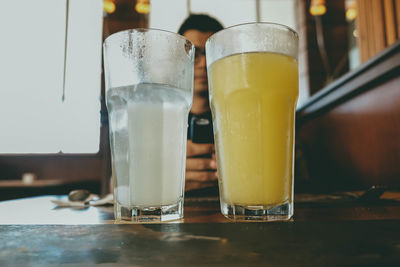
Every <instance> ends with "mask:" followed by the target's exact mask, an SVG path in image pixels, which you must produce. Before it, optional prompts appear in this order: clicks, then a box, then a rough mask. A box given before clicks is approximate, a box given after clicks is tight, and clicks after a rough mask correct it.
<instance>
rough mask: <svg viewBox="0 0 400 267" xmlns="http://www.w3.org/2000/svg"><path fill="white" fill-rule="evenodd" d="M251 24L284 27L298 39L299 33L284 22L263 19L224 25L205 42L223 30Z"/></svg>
mask: <svg viewBox="0 0 400 267" xmlns="http://www.w3.org/2000/svg"><path fill="white" fill-rule="evenodd" d="M252 25H266V26H267V25H268V26H272V27H273V28H277V29H284V30H287V31H288V32H290V33H292V34H293V35H294V36H295V37H296V39H299V34H298V33H297V32H296V31H295V30H294V29H292V28H291V27H289V26H287V25H284V24H280V23H275V22H266V21H264V22H246V23H240V24H235V25H232V26H229V27H226V28H224V29H222V30H220V31H218V32H216V33H214V34H213V35H211V36H210V38H208V40H207V42H206V43H210V42H211V41H212V40H211V39H215V38H217V37H216V36H217V35H219V34H220V33H223V32H225V31H229V30H232V29H235V28H240V27H244V26H252Z"/></svg>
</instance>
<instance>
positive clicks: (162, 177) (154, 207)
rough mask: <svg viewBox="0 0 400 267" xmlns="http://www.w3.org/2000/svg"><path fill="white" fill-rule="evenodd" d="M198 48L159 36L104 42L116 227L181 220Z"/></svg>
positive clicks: (151, 32)
mask: <svg viewBox="0 0 400 267" xmlns="http://www.w3.org/2000/svg"><path fill="white" fill-rule="evenodd" d="M193 60H194V46H193V44H192V43H191V42H189V41H188V40H186V39H185V38H183V37H182V36H180V35H178V34H175V33H172V32H166V31H161V30H155V29H134V30H127V31H122V32H118V33H115V34H113V35H111V36H109V37H108V38H107V39H106V40H105V41H104V69H105V82H106V103H107V108H108V113H109V128H110V145H111V158H112V176H113V185H114V214H115V219H116V220H118V221H130V222H162V221H170V220H177V219H181V218H182V217H183V197H184V185H185V160H186V135H187V123H188V122H187V118H188V114H189V110H190V107H191V105H192V99H193Z"/></svg>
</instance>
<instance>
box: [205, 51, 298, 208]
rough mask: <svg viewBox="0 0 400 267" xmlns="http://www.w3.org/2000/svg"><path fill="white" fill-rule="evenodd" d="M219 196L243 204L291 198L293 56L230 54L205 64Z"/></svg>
mask: <svg viewBox="0 0 400 267" xmlns="http://www.w3.org/2000/svg"><path fill="white" fill-rule="evenodd" d="M208 73H209V81H210V101H211V109H212V113H213V116H214V118H213V119H214V132H215V141H216V152H217V164H218V173H219V185H220V192H221V196H220V197H221V198H222V200H223V201H224V202H225V203H227V204H232V205H243V206H253V205H254V206H260V205H261V206H276V205H280V204H283V203H287V202H290V201H291V197H292V190H293V152H294V149H293V138H294V119H295V107H296V103H297V98H298V67H297V60H296V59H294V58H292V57H289V56H286V55H283V54H277V53H270V52H249V53H243V54H235V55H231V56H228V57H225V58H222V59H219V60H217V61H215V62H214V63H212V65H211V66H210V68H209V72H208Z"/></svg>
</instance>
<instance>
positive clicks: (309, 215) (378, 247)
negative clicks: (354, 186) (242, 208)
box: [0, 192, 400, 266]
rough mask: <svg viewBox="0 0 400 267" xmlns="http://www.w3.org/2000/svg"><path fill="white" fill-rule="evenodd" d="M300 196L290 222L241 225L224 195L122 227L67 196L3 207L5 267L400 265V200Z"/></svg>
mask: <svg viewBox="0 0 400 267" xmlns="http://www.w3.org/2000/svg"><path fill="white" fill-rule="evenodd" d="M357 194H359V192H351V193H349V192H345V193H340V194H331V195H315V194H313V195H311V194H297V195H296V197H295V216H294V218H293V219H292V220H291V221H289V222H273V223H232V222H230V221H229V220H227V219H226V218H225V217H223V216H222V215H221V214H220V212H219V202H218V199H217V198H216V197H205V198H188V199H186V201H185V213H184V214H185V219H184V220H183V221H181V222H179V223H176V222H175V223H163V224H116V223H115V221H114V218H113V208H112V206H104V207H89V208H84V209H73V208H56V206H55V205H54V204H53V203H52V202H51V200H54V199H62V198H65V196H41V197H34V198H26V199H18V200H12V201H3V202H0V240H1V242H0V266H16V265H18V266H54V265H57V264H62V266H83V265H84V266H94V265H96V264H102V265H101V266H132V265H133V266H143V265H145V266H159V265H161V264H162V265H166V266H179V265H180V266H183V265H185V266H187V265H194V266H203V265H205V264H207V265H211V266H212V265H234V266H236V265H243V266H248V265H251V266H253V265H254V266H258V265H260V266H261V265H262V266H266V265H271V266H277V265H279V266H322V265H327V266H399V264H400V192H385V194H384V195H383V196H382V197H381V199H379V200H375V201H369V202H368V201H360V200H359V199H358V198H355V197H354V196H357Z"/></svg>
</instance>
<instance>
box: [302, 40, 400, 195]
mask: <svg viewBox="0 0 400 267" xmlns="http://www.w3.org/2000/svg"><path fill="white" fill-rule="evenodd" d="M296 134H297V146H298V148H299V149H300V150H301V151H302V152H303V154H302V155H303V157H304V158H303V160H304V161H305V162H306V165H307V177H305V178H304V177H303V180H306V179H308V182H309V183H311V184H314V185H315V186H316V187H319V188H324V189H327V190H338V189H343V188H365V187H368V186H371V185H383V186H389V187H399V186H400V42H399V41H398V42H397V43H395V45H393V46H392V47H390V48H389V49H388V50H386V51H384V52H383V53H381V54H380V55H379V56H377V57H375V58H374V59H372V60H370V61H369V62H367V64H365V65H364V66H363V67H361V68H359V69H358V70H356V71H355V72H353V73H350V74H348V75H346V76H345V77H343V78H342V79H339V80H338V81H336V82H335V83H334V84H332V85H331V86H329V87H327V88H325V89H323V90H322V91H321V92H320V93H319V94H317V95H316V96H314V97H313V98H311V99H310V101H309V102H308V103H306V104H305V105H304V106H303V107H302V108H300V109H299V110H298V112H297V133H296Z"/></svg>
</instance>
